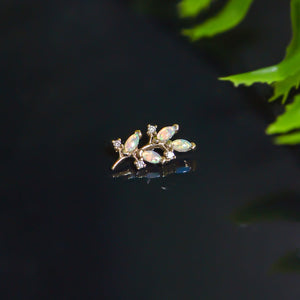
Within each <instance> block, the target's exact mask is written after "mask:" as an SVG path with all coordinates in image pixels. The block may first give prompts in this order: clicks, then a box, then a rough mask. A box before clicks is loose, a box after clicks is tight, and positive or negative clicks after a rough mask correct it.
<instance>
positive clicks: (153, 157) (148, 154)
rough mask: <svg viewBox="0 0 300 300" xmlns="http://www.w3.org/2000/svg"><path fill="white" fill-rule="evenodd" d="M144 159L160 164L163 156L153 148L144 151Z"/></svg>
mask: <svg viewBox="0 0 300 300" xmlns="http://www.w3.org/2000/svg"><path fill="white" fill-rule="evenodd" d="M143 159H144V160H145V161H147V162H149V163H151V164H158V163H160V162H161V156H160V155H159V154H158V153H156V152H155V151H152V150H147V151H144V152H143Z"/></svg>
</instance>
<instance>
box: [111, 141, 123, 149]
mask: <svg viewBox="0 0 300 300" xmlns="http://www.w3.org/2000/svg"><path fill="white" fill-rule="evenodd" d="M112 144H113V146H114V147H115V148H117V149H118V148H120V147H121V140H120V139H119V140H115V141H112Z"/></svg>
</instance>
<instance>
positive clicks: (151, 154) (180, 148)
mask: <svg viewBox="0 0 300 300" xmlns="http://www.w3.org/2000/svg"><path fill="white" fill-rule="evenodd" d="M156 128H157V126H156V125H155V126H154V125H150V124H149V125H148V130H147V135H148V136H149V142H148V143H147V144H146V145H145V146H143V147H142V148H140V149H139V148H138V145H139V141H140V138H141V137H142V133H141V131H140V130H136V131H135V132H134V134H133V135H131V136H130V137H129V138H128V139H127V141H126V142H125V144H124V145H123V144H122V142H121V139H120V138H119V139H117V140H114V141H112V144H113V146H114V149H115V151H116V152H119V159H118V160H117V161H116V162H115V164H114V165H113V166H112V170H114V169H115V168H116V166H117V165H118V164H119V163H120V162H121V161H123V160H124V159H126V158H128V157H133V158H134V160H135V162H134V164H135V166H136V168H137V169H142V168H144V167H146V164H145V161H146V162H149V163H151V164H158V163H161V164H164V163H166V162H168V161H170V160H172V159H175V158H176V156H175V154H174V150H175V151H177V152H187V151H190V150H193V149H195V148H196V144H195V143H190V142H189V141H187V140H183V139H179V140H175V141H171V140H170V139H171V138H172V137H173V135H174V134H175V133H177V132H178V130H179V125H177V124H174V125H173V126H167V127H164V128H162V129H161V130H160V131H159V132H158V133H157V132H156ZM153 149H161V150H163V151H164V152H163V156H161V155H160V154H158V153H157V152H155V151H153Z"/></svg>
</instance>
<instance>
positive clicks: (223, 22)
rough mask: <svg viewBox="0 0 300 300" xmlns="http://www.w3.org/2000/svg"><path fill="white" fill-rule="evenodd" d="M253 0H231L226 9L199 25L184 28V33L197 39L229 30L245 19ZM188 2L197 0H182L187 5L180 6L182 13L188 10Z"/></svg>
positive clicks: (194, 11)
mask: <svg viewBox="0 0 300 300" xmlns="http://www.w3.org/2000/svg"><path fill="white" fill-rule="evenodd" d="M252 1H253V0H243V1H241V0H229V1H228V3H227V4H226V5H225V7H224V9H223V10H221V12H219V14H217V15H216V16H214V17H212V18H211V19H209V20H207V21H206V22H204V23H203V24H200V25H197V26H195V27H194V28H190V29H185V30H183V35H185V36H187V37H189V38H190V39H191V40H193V41H195V40H198V39H200V38H203V37H210V36H214V35H216V34H218V33H222V32H224V31H227V30H229V29H231V28H233V27H235V26H236V25H238V24H239V23H240V22H241V21H242V20H243V19H244V17H245V15H246V14H247V12H248V9H249V7H250V5H251V3H252ZM188 2H193V3H195V2H197V0H187V1H182V2H181V4H184V3H185V5H184V6H183V5H180V6H179V9H180V10H179V11H180V14H181V15H182V14H184V12H185V11H187V4H188ZM200 2H202V3H204V2H205V1H203V0H200V1H199V3H200ZM206 2H210V1H206ZM183 7H184V8H185V10H183V9H182V8H183ZM190 8H192V6H190ZM203 8H204V7H200V9H199V7H198V9H197V10H196V9H194V10H193V13H197V12H199V11H201V10H202V9H203Z"/></svg>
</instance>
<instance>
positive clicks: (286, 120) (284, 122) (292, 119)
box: [266, 95, 300, 134]
mask: <svg viewBox="0 0 300 300" xmlns="http://www.w3.org/2000/svg"><path fill="white" fill-rule="evenodd" d="M298 128H299V129H300V95H298V96H296V97H295V100H294V102H293V103H291V104H288V105H286V111H285V113H283V114H282V115H280V116H279V117H278V118H277V119H276V121H275V122H274V123H272V124H270V125H269V127H268V128H267V130H266V133H267V134H277V133H286V132H289V131H291V130H294V129H298Z"/></svg>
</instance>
